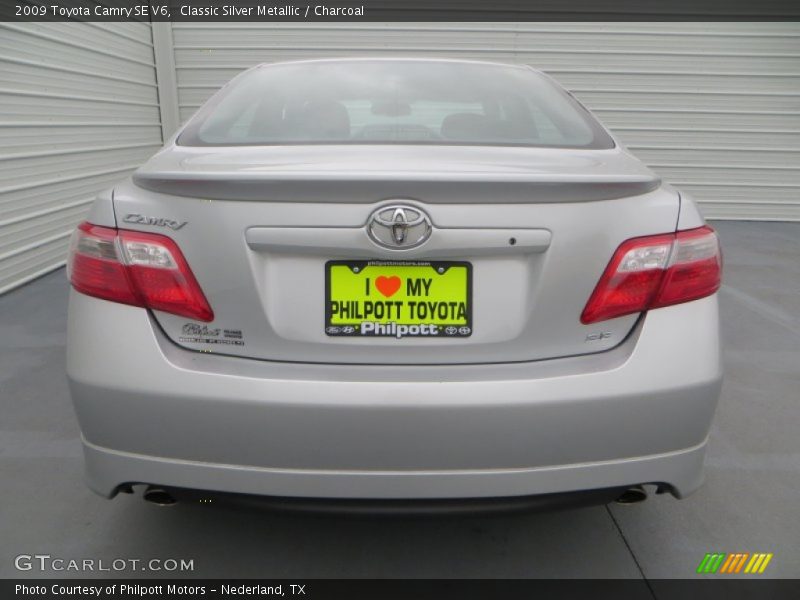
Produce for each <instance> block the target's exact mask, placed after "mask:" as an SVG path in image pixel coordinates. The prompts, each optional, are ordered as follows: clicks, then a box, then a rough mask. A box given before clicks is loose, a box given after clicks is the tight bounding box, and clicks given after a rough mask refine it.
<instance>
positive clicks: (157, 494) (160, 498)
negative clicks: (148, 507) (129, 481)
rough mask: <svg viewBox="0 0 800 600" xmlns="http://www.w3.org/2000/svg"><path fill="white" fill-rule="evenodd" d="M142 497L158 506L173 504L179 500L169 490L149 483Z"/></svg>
mask: <svg viewBox="0 0 800 600" xmlns="http://www.w3.org/2000/svg"><path fill="white" fill-rule="evenodd" d="M142 498H144V499H145V501H146V502H149V503H150V504H155V505H157V506H173V505H174V504H175V503H176V502H177V500H176V499H175V497H174V496H173V495H172V494H170V493H169V492H168V491H167V490H165V489H164V488H162V487H158V486H155V485H148V486H147V489H145V491H144V494H143V495H142Z"/></svg>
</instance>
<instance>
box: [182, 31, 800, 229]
mask: <svg viewBox="0 0 800 600" xmlns="http://www.w3.org/2000/svg"><path fill="white" fill-rule="evenodd" d="M173 37H174V48H175V50H174V51H175V63H176V68H177V81H178V103H179V108H180V113H181V118H182V119H186V118H187V117H188V116H189V115H191V114H192V113H193V112H194V111H195V110H196V109H197V107H198V106H199V105H200V104H201V103H202V102H203V100H205V99H206V98H207V97H208V96H209V95H210V94H211V93H212V92H214V91H215V90H216V89H218V88H219V87H220V86H221V85H222V84H223V83H225V82H226V81H227V80H229V79H230V78H231V77H233V76H234V75H235V74H236V73H238V72H239V71H241V70H242V69H244V68H246V67H249V66H252V65H253V64H256V63H259V62H269V61H278V60H290V59H303V58H314V57H326V56H327V57H329V56H353V55H359V56H364V55H375V56H388V55H405V56H442V57H460V58H475V59H488V60H497V61H503V62H514V63H527V64H530V65H533V66H535V67H537V68H541V69H543V70H545V71H547V72H549V73H550V74H552V75H553V76H554V77H556V78H557V79H558V80H559V81H561V82H562V84H564V85H565V86H566V87H567V88H569V89H570V90H572V91H573V92H574V93H575V94H576V95H577V96H578V97H579V98H581V100H582V101H584V102H585V104H587V105H588V106H589V107H590V108H592V109H593V110H594V111H595V112H596V113H597V114H598V115H599V116H600V118H601V119H602V120H603V121H604V122H605V123H606V124H607V125H609V126H610V127H611V128H612V129H613V130H614V131H615V132H616V133H617V134H618V135H619V137H620V138H621V139H622V141H623V142H624V143H626V144H627V145H628V146H629V148H630V149H631V150H632V151H633V152H634V153H635V154H636V155H637V156H639V157H640V158H642V159H643V160H644V161H645V162H647V163H648V164H649V165H650V166H651V167H653V168H654V169H655V170H656V171H658V172H659V173H660V174H661V175H662V176H663V177H664V178H665V179H666V180H668V181H670V182H672V183H675V184H676V185H679V186H680V187H681V188H682V189H684V190H686V191H688V192H690V193H692V194H693V195H694V196H695V197H696V198H697V199H698V200H699V201H700V202H701V206H702V208H703V211H704V213H705V215H706V216H707V217H710V218H728V219H777V220H783V219H791V220H800V24H798V23H788V22H787V23H620V24H614V23H524V24H502V23H480V24H445V23H414V24H410V23H409V24H401V23H391V24H380V23H374V24H358V25H355V24H353V25H346V26H344V25H331V24H281V25H275V24H270V23H256V24H224V25H219V24H214V25H208V24H199V23H175V24H174V25H173Z"/></svg>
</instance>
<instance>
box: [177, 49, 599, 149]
mask: <svg viewBox="0 0 800 600" xmlns="http://www.w3.org/2000/svg"><path fill="white" fill-rule="evenodd" d="M383 143H386V144H403V143H405V144H469V145H508V146H537V147H553V148H594V149H599V148H613V147H614V142H613V140H612V139H611V138H610V137H609V136H608V134H607V133H606V132H605V131H604V130H603V128H602V127H601V126H600V125H599V123H598V122H597V121H596V120H595V119H594V118H593V117H592V116H591V115H590V114H589V112H588V111H586V109H584V108H583V107H582V106H581V105H580V104H579V103H578V102H576V101H575V100H574V99H573V98H572V97H571V96H570V95H569V94H567V93H566V92H565V91H564V90H562V89H561V88H560V87H558V86H557V85H555V84H554V83H553V82H552V81H550V80H549V79H548V78H547V77H544V76H542V75H540V74H538V73H536V72H535V71H532V70H530V69H527V68H524V67H512V66H508V67H505V66H500V65H485V64H473V63H458V62H428V61H403V60H386V61H368V60H367V61H340V62H336V61H330V62H327V61H321V62H308V63H287V64H278V65H271V66H264V67H260V68H257V69H253V70H252V71H249V72H247V73H245V74H244V75H242V76H241V77H239V78H237V79H236V80H235V81H234V82H232V83H231V84H230V85H228V86H226V87H225V88H223V89H222V90H221V91H220V92H219V93H218V94H216V95H215V96H214V97H212V98H211V100H209V101H208V102H207V103H206V104H205V105H204V106H203V108H201V109H200V111H199V112H198V113H197V114H196V115H195V116H194V117H193V118H192V120H191V121H190V122H189V124H188V125H187V127H186V129H185V130H184V132H183V133H182V134H181V136H180V137H179V139H178V144H180V145H184V146H248V145H252V146H255V145H272V144H383Z"/></svg>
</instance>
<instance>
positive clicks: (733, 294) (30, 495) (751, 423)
mask: <svg viewBox="0 0 800 600" xmlns="http://www.w3.org/2000/svg"><path fill="white" fill-rule="evenodd" d="M715 225H716V226H717V228H718V230H719V232H720V234H721V236H722V241H723V247H724V253H725V269H726V272H725V285H724V287H723V289H722V291H721V294H720V297H721V305H722V323H723V336H724V348H725V363H726V379H725V385H724V388H723V393H722V400H721V403H720V407H719V410H718V412H717V416H716V419H715V422H714V427H713V430H712V433H711V443H710V450H709V456H708V460H707V465H708V467H707V481H706V484H705V486H704V487H703V488H702V489H701V490H700V491H699V492H698V493H696V494H695V495H693V496H692V497H690V498H688V499H686V500H683V501H676V500H675V499H673V498H672V497H670V496H660V497H654V498H651V499H650V500H649V501H647V502H646V503H644V504H640V505H636V506H631V507H624V506H616V505H615V506H610V507H595V508H587V509H579V510H569V511H561V512H549V513H538V514H527V515H505V516H483V517H458V518H455V517H454V518H446V519H441V518H440V519H436V518H407V517H405V518H393V519H374V518H372V519H364V518H352V517H351V518H345V517H331V516H300V515H292V516H287V515H286V514H280V513H270V512H264V511H257V510H254V509H234V508H232V507H229V506H228V507H226V506H208V505H199V504H197V505H188V504H184V505H178V506H175V507H172V508H159V507H156V506H152V505H149V504H146V503H144V502H143V501H142V500H141V498H139V497H132V496H126V495H120V496H118V497H117V498H116V499H115V500H113V501H107V500H103V499H101V498H98V497H97V496H95V495H94V494H92V493H91V492H90V491H89V490H88V489H87V488H86V487H85V486H84V484H83V481H82V477H83V473H82V468H83V465H82V459H81V450H80V444H79V441H78V427H77V424H76V421H75V418H74V415H73V412H72V407H71V405H70V400H69V395H68V392H67V385H66V380H65V376H64V343H65V329H66V323H65V318H66V297H67V291H68V286H67V283H66V280H65V275H64V272H63V270H59V271H57V272H55V273H52V274H50V275H48V276H46V277H44V278H42V279H40V280H38V281H35V282H33V283H31V284H29V285H27V286H25V287H23V288H21V289H19V290H16V291H14V292H11V293H9V294H7V295H5V296H3V297H2V298H0V332H1V333H0V407H1V408H2V416H1V417H0V428H1V429H0V485H2V503H1V504H0V577H25V576H41V574H40V573H38V572H35V571H31V572H27V573H21V572H18V571H16V570H15V568H14V564H13V558H14V557H15V556H16V555H18V554H21V553H24V554H37V553H39V554H49V555H51V556H54V557H62V558H78V559H82V558H94V559H100V558H103V559H104V560H106V561H110V560H111V559H113V558H152V557H160V558H169V557H172V558H185V559H194V565H195V570H194V572H193V573H191V574H187V575H189V576H196V577H223V576H224V577H256V576H259V577H303V578H309V577H490V578H492V577H620V578H641V577H646V578H648V579H652V578H683V577H692V576H693V574H694V571H695V568H696V566H697V564H698V563H699V561H700V560H701V559H702V557H703V555H704V554H705V553H706V552H773V553H774V555H775V557H774V559H773V560H772V563H771V564H770V566H769V568H768V570H767V572H766V574H765V576H770V577H794V578H797V577H800V544H799V543H798V541H799V540H800V520H798V509H800V435H799V434H798V433H799V432H800V427H799V426H800V223H796V224H789V223H733V222H719V223H716V224H715ZM45 574H47V573H45ZM51 574H52V575H73V576H77V575H79V574H77V573H51ZM121 574H122V575H129V576H137V573H136V572H127V573H121ZM83 575H84V576H87V575H88V576H90V575H91V573H84V574H83ZM153 575H156V574H151V576H153Z"/></svg>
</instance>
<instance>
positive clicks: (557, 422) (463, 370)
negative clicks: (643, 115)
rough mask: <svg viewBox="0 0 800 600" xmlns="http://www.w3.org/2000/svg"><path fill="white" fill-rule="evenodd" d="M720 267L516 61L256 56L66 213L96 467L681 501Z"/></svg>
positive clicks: (443, 494) (335, 484)
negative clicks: (260, 60) (110, 184)
mask: <svg viewBox="0 0 800 600" xmlns="http://www.w3.org/2000/svg"><path fill="white" fill-rule="evenodd" d="M720 271H721V256H720V250H719V245H718V241H717V236H716V234H715V233H714V231H713V230H712V229H711V228H709V227H708V226H706V225H705V224H704V222H703V219H702V217H701V216H700V214H699V212H698V209H697V207H696V205H695V204H694V202H693V201H692V200H691V199H690V198H688V197H687V196H685V195H683V194H681V193H679V192H678V191H676V190H675V189H673V188H671V187H670V186H668V185H666V184H664V183H662V182H661V181H660V180H659V178H658V177H657V176H656V175H655V174H654V173H653V172H651V171H650V170H649V169H647V168H646V167H645V166H644V165H642V164H641V163H640V162H639V161H638V160H637V159H635V158H634V157H633V156H631V155H630V154H629V153H628V152H627V151H626V150H625V149H624V148H623V147H622V146H621V145H620V144H619V143H618V142H616V141H615V140H614V138H613V137H612V136H611V135H610V134H609V133H608V131H606V130H605V129H604V128H603V127H602V126H601V125H600V124H599V123H598V121H597V120H596V119H595V118H594V117H593V116H592V115H591V114H590V113H589V111H588V110H587V109H586V108H584V107H583V106H582V105H581V104H580V103H579V102H578V101H577V100H576V99H574V98H573V97H572V96H571V95H570V94H569V93H568V92H566V91H564V90H563V89H562V88H561V87H559V86H558V85H557V84H556V83H554V82H553V81H552V80H551V79H550V78H548V77H547V76H546V75H544V74H542V73H539V72H537V71H534V70H533V69H531V68H529V67H526V66H514V65H498V64H491V63H478V62H467V61H447V60H415V59H377V60H374V59H343V60H317V61H303V62H293V63H282V64H274V65H262V66H259V67H256V68H253V69H250V70H248V71H246V72H244V73H243V74H241V75H239V76H238V77H236V78H235V79H234V80H233V81H232V82H230V83H229V84H228V85H226V86H225V87H223V88H222V89H221V90H220V91H219V92H218V93H217V94H216V95H214V96H213V97H212V98H211V99H210V100H209V101H208V102H207V103H206V104H205V105H204V106H203V107H202V108H201V109H200V110H199V111H198V112H197V114H196V115H195V116H194V117H193V118H191V119H190V120H189V122H188V123H187V124H186V125H185V126H184V127H183V128H182V130H181V131H179V132H178V134H177V135H176V136H175V137H174V138H173V139H172V140H170V141H169V142H168V143H167V144H166V146H165V147H164V149H163V150H161V151H160V152H159V153H158V154H156V155H155V156H154V157H153V158H152V159H151V160H150V161H148V162H147V163H146V164H145V165H143V166H142V167H141V168H140V169H139V170H138V171H136V172H135V173H134V174H133V176H132V178H130V179H128V180H126V181H124V182H122V183H120V184H119V185H117V186H116V187H115V188H114V189H113V190H111V191H109V192H107V193H104V194H101V195H100V197H99V198H98V199H97V200H96V202H95V203H94V205H93V207H92V209H91V212H90V214H89V217H88V220H87V221H86V222H85V223H83V224H81V225H80V226H79V227H78V229H77V231H76V232H75V234H74V237H73V240H72V245H71V252H70V261H69V268H68V274H69V278H70V281H71V283H72V288H73V289H72V292H71V297H70V305H69V331H68V358H67V370H68V375H69V380H70V388H71V393H72V397H73V400H74V404H75V408H76V412H77V415H78V419H79V422H80V426H81V430H82V433H83V442H84V448H85V456H86V464H87V472H88V481H89V485H90V486H91V487H92V489H94V490H95V491H97V492H98V493H100V494H102V495H103V496H108V497H111V496H113V495H114V494H115V493H116V492H118V491H120V490H129V489H130V487H131V485H133V484H147V485H150V486H154V487H153V488H152V489H154V490H156V491H158V492H159V493H160V496H159V497H160V498H168V497H169V496H168V495H167V494H168V493H170V494H174V493H175V490H205V491H215V492H232V493H240V494H254V495H258V496H268V497H276V498H295V499H306V500H307V501H310V500H308V499H312V498H318V499H327V500H329V501H332V502H335V501H336V499H339V500H340V501H367V502H371V503H374V504H380V501H395V502H397V501H400V503H401V504H402V502H404V501H405V502H408V501H411V500H417V501H420V502H428V503H432V504H435V503H436V502H437V501H440V502H450V503H453V504H455V505H459V502H460V501H463V500H467V499H472V500H471V501H481V499H482V500H483V501H488V500H489V499H506V500H509V501H513V502H519V501H521V500H523V499H530V500H531V501H533V500H534V499H536V498H539V499H542V498H556V497H557V498H561V497H563V496H564V495H570V497H575V496H574V495H573V494H571V493H580V492H583V493H584V495H586V494H592V493H599V494H600V495H601V496H603V497H604V498H606V499H608V498H611V497H614V496H619V495H620V494H623V497H624V498H626V499H628V500H632V499H636V498H638V497H640V493H637V492H636V490H639V492H640V491H641V490H640V488H637V486H640V485H643V484H654V485H656V486H658V487H657V489H658V490H660V491H668V492H670V493H672V494H673V495H674V496H676V497H683V496H685V495H687V494H689V493H691V492H693V491H694V490H696V489H697V487H698V486H699V485H700V484H701V481H702V478H703V456H704V452H705V449H706V440H707V436H708V431H709V427H710V423H711V420H712V417H713V413H714V410H715V406H716V403H717V399H718V395H719V390H720V383H721V376H722V375H721V364H720V348H719V333H718V314H717V313H718V311H717V296H716V292H717V289H718V288H719V285H720ZM408 503H409V504H412V503H411V502H408Z"/></svg>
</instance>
